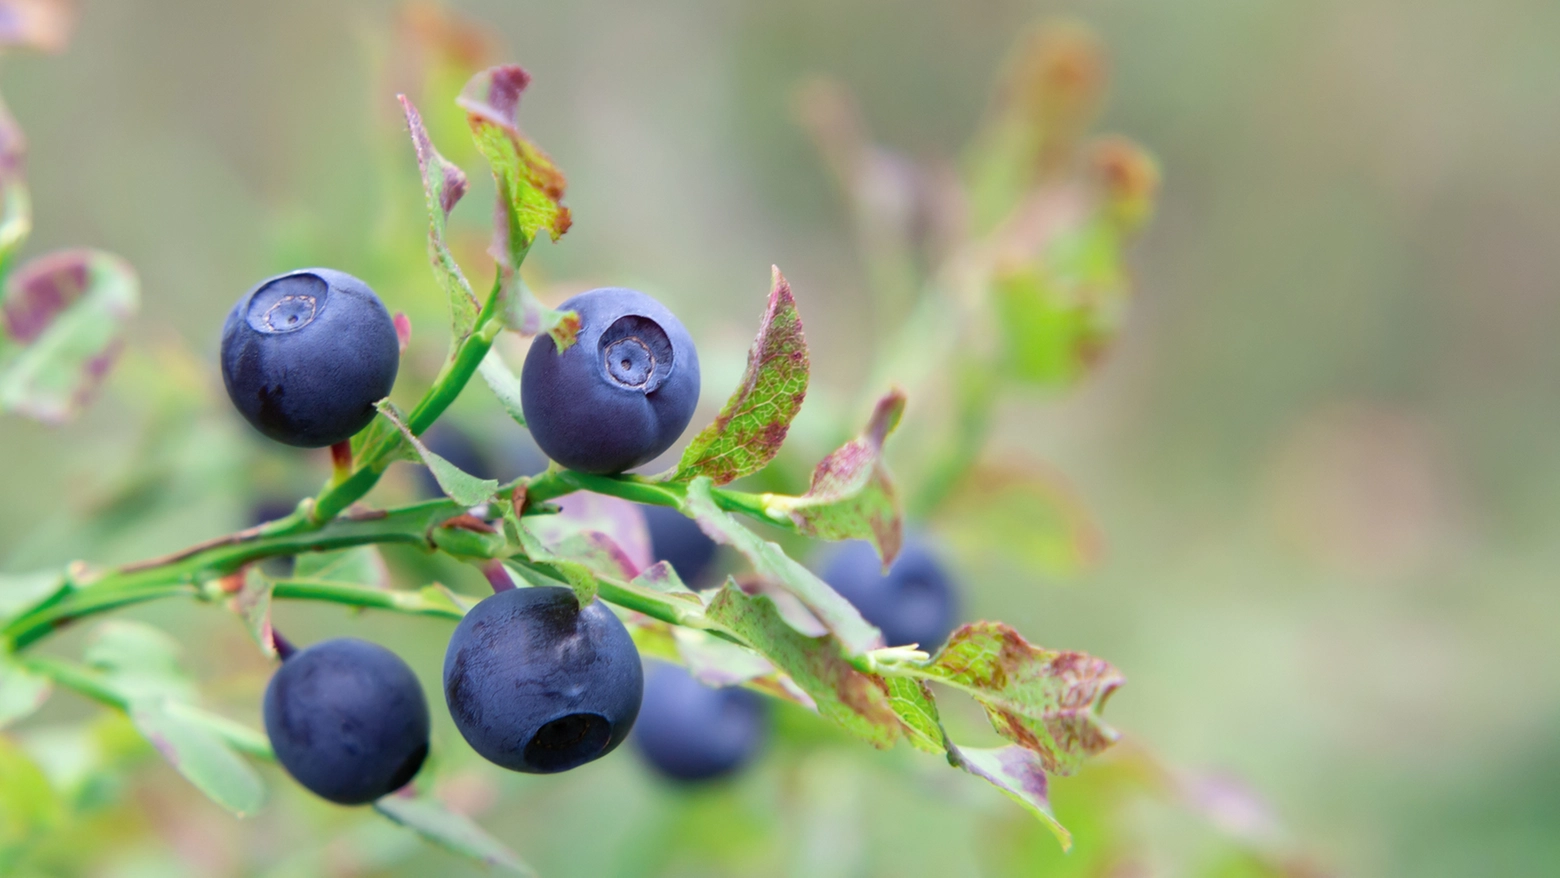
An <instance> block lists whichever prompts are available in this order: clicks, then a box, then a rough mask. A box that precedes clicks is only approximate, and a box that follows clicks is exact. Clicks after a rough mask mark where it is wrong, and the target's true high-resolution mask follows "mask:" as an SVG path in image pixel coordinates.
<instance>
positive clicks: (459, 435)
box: [417, 421, 494, 497]
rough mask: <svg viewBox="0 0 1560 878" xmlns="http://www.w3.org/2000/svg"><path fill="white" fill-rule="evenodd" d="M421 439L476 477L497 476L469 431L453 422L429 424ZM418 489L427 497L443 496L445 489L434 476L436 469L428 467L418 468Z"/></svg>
mask: <svg viewBox="0 0 1560 878" xmlns="http://www.w3.org/2000/svg"><path fill="white" fill-rule="evenodd" d="M419 438H421V439H422V441H423V444H424V445H426V446H428V450H429V451H432V452H433V453H434V454H437V455H438V456H440V457H442V458H444V459H445V460H447V461H449V462H450V463H453V464H454V465H455V466H457V467H459V468H460V469H462V470H465V471H466V472H468V473H471V474H472V475H474V476H476V477H477V478H479V479H491V478H493V477H494V476H493V464H492V463H491V462H490V461H489V460H488V456H487V453H486V452H485V451H483V450H482V447H481V446H480V445H478V444H477V440H476V439H474V438H472V436H471V434H470V433H467V432H466V431H465V430H462V429H461V428H460V427H457V426H455V425H454V424H453V423H451V422H449V421H440V422H438V423H437V424H434V425H433V426H432V427H429V428H428V429H427V431H426V432H424V433H423V434H422V436H421V437H419ZM417 488H418V492H419V493H421V494H422V495H423V496H424V497H443V496H444V489H443V488H440V487H439V480H438V479H435V478H434V477H433V471H432V470H430V469H428V468H427V467H418V469H417Z"/></svg>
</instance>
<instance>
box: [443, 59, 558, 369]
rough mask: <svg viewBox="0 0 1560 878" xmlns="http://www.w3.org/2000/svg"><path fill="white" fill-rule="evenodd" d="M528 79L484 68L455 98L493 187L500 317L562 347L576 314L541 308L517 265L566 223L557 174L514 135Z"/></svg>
mask: <svg viewBox="0 0 1560 878" xmlns="http://www.w3.org/2000/svg"><path fill="white" fill-rule="evenodd" d="M530 83H531V77H530V74H528V73H526V72H525V70H524V69H522V68H520V67H517V66H514V65H504V66H499V67H489V68H488V69H487V70H484V71H482V72H481V73H478V74H477V75H476V76H473V77H472V78H471V81H470V82H468V83H466V87H465V88H463V89H461V93H460V97H459V98H457V99H456V101H455V102H456V104H458V105H459V106H460V107H461V109H463V110H465V111H466V121H467V122H468V123H469V124H470V125H471V134H472V137H473V138H474V139H475V140H476V144H477V150H478V151H480V152H481V153H482V155H483V157H484V158H486V159H487V162H488V165H489V166H490V167H491V168H492V170H493V182H494V183H495V184H496V185H497V187H498V202H497V205H496V206H495V210H494V214H493V244H492V246H491V247H490V248H489V250H488V252H489V253H491V254H492V256H493V259H494V260H495V261H496V262H497V263H498V267H499V271H500V273H501V275H502V276H501V281H500V282H501V284H502V288H501V292H502V294H503V296H504V297H505V308H504V315H505V317H504V322H505V324H506V325H507V326H508V327H509V328H510V329H513V330H515V331H517V332H521V333H524V334H527V335H534V334H536V333H541V332H546V333H548V334H549V335H551V336H552V337H553V341H554V342H556V343H557V345H558V348H559V350H562V349H564V348H567V347H568V346H569V345H571V344H573V343H574V335H575V333H577V332H578V331H579V318H578V317H575V316H572V315H570V314H567V313H560V312H557V311H553V310H551V309H549V308H546V307H543V305H542V304H541V303H540V302H539V301H537V300H536V297H535V296H533V295H532V294H531V292H530V290H529V289H527V288H526V286H525V284H524V283H523V282H522V281H521V280H520V263H522V262H524V261H525V256H526V253H528V252H529V251H530V249H531V245H532V244H533V243H534V242H535V241H536V236H537V235H538V234H540V233H543V232H545V233H547V234H548V235H549V236H550V237H551V238H552V239H553V240H554V241H556V240H558V239H559V238H560V237H562V236H563V233H564V232H566V231H568V230H569V224H570V223H571V222H572V220H571V218H570V216H569V209H568V208H567V207H564V206H563V191H564V188H565V186H566V185H567V183H566V181H565V180H564V176H563V172H562V171H560V170H558V166H557V165H555V164H553V160H552V159H551V158H550V157H548V155H547V153H545V152H543V151H542V149H541V147H539V146H537V145H536V144H534V143H532V142H531V141H530V140H528V139H526V137H525V136H524V135H522V134H521V133H520V96H521V95H522V94H523V93H524V92H525V89H526V86H528V85H530Z"/></svg>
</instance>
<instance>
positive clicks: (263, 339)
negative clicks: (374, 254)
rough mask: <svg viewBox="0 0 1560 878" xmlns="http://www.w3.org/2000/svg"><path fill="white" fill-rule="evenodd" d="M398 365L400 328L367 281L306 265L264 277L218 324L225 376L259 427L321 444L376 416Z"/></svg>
mask: <svg viewBox="0 0 1560 878" xmlns="http://www.w3.org/2000/svg"><path fill="white" fill-rule="evenodd" d="M399 365H400V346H399V344H398V343H397V340H396V334H395V324H394V323H393V322H392V321H391V319H390V313H389V312H388V311H386V310H385V306H384V304H383V303H381V302H380V301H379V297H378V296H376V295H374V291H373V290H371V289H369V287H368V284H365V283H363V282H362V281H360V280H358V279H357V278H355V277H353V276H352V275H350V274H346V273H345V272H340V271H335V270H333V269H329V268H306V269H302V270H299V271H294V272H290V273H288V274H283V275H278V276H277V277H273V278H271V279H269V280H266V281H262V282H261V283H260V284H259V285H258V286H256V287H255V288H254V289H252V290H250V291H249V292H248V293H245V294H244V296H243V297H242V298H240V299H239V300H238V303H237V304H235V305H234V306H233V310H232V311H231V312H229V313H228V317H227V322H226V323H224V324H223V326H222V382H223V384H225V385H226V386H227V392H228V397H229V398H230V399H232V400H233V405H234V406H235V407H236V408H237V409H238V411H239V413H240V414H242V415H243V416H244V418H245V419H246V420H248V421H249V423H250V424H253V425H254V427H255V429H257V430H259V431H260V432H261V433H264V434H265V435H266V436H269V437H270V438H272V439H275V440H276V441H278V442H282V443H285V444H287V445H296V446H300V447H303V448H322V447H324V446H326V445H334V444H336V443H337V442H342V441H345V440H347V439H350V438H351V437H352V436H353V434H355V433H357V431H359V430H361V429H363V428H364V427H366V426H367V425H368V422H369V421H371V420H373V418H374V414H375V409H374V403H376V402H378V401H379V400H381V399H384V398H385V397H386V396H388V395H389V394H390V388H391V387H392V386H394V385H395V374H396V370H397V368H398V367H399Z"/></svg>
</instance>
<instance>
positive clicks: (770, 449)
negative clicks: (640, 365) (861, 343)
mask: <svg viewBox="0 0 1560 878" xmlns="http://www.w3.org/2000/svg"><path fill="white" fill-rule="evenodd" d="M808 374H809V364H808V356H807V339H806V338H805V337H804V336H803V335H802V319H801V316H800V315H799V314H797V311H796V299H795V298H794V297H793V296H792V295H791V285H790V284H789V283H787V282H786V279H785V277H784V276H783V275H781V274H780V269H779V268H778V267H776V268H774V269H773V279H772V284H771V287H770V292H769V305H768V307H767V308H766V309H765V311H764V320H763V323H762V324H760V326H759V328H758V337H757V338H755V339H753V347H752V348H751V349H749V350H748V361H747V371H746V372H744V373H743V375H742V383H741V384H739V385H738V386H737V389H736V390H735V391H734V392H733V393H732V394H731V398H730V399H728V400H726V405H725V407H724V408H722V409H721V410H720V414H719V415H718V416H716V418H715V421H714V423H711V424H710V425H709V426H708V427H705V428H704V429H703V430H702V431H700V433H699V435H698V436H695V437H694V439H693V441H692V442H691V443H689V445H688V448H687V450H685V451H684V452H683V455H682V459H681V460H680V461H679V462H678V464H677V470H676V472H675V473H673V475H672V478H673V479H676V480H679V481H687V480H689V479H692V478H694V477H696V476H709V477H710V478H711V479H712V480H713V481H714V482H715V484H717V485H724V484H726V483H727V482H730V481H733V480H735V479H739V478H741V477H743V476H745V475H749V474H751V473H756V472H758V471H759V470H761V469H763V468H764V467H765V466H766V465H767V464H768V463H769V461H770V460H772V459H773V458H774V456H775V454H776V453H778V452H779V451H780V445H781V443H783V442H784V441H785V435H786V432H787V431H788V430H789V429H790V427H791V419H792V418H794V417H796V413H797V411H798V410H800V409H801V407H802V400H803V398H805V397H806V396H807V380H808Z"/></svg>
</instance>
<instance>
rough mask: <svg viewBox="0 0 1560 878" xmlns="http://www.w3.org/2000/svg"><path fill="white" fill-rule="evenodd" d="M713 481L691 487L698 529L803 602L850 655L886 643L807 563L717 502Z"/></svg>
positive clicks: (690, 501) (690, 507)
mask: <svg viewBox="0 0 1560 878" xmlns="http://www.w3.org/2000/svg"><path fill="white" fill-rule="evenodd" d="M710 490H711V483H710V480H709V478H708V477H706V476H701V477H699V478H696V479H694V480H693V482H692V483H691V484H690V485H689V486H688V499H687V509H688V511H689V512H690V513H691V514H692V515H693V517H694V520H696V521H697V522H698V523H699V527H700V528H701V529H703V531H704V532H705V533H706V534H707V535H708V536H709V537H710V539H713V540H715V541H716V542H718V543H724V544H725V545H728V546H731V547H733V548H735V549H736V550H737V551H738V552H741V553H742V554H743V555H744V556H745V557H746V558H747V560H748V563H750V564H752V565H753V570H754V572H756V573H757V574H758V575H759V576H760V577H762V578H764V579H765V580H766V581H767V582H769V583H771V584H773V585H775V586H776V587H778V588H780V589H783V590H785V591H787V592H789V593H790V594H792V595H793V596H795V597H796V599H797V600H798V601H800V602H801V603H802V605H803V606H804V607H806V608H807V611H808V612H810V613H811V614H812V615H813V616H815V617H817V620H818V621H819V622H820V623H822V624H823V627H824V628H825V629H827V630H828V631H829V632H830V633H832V634H833V635H834V636H835V637H837V638H839V642H840V643H841V644H842V645H843V646H844V648H845V649H846V650H848V651H849V654H851V655H860V654H862V653H864V652H866V651H867V650H869V649H875V648H877V647H879V646H882V644H883V635H882V633H881V632H879V631H878V630H877V629H876V628H874V627H873V626H872V625H871V624H869V623H868V622H867V621H866V620H865V619H863V618H861V613H860V612H858V611H857V610H856V608H855V607H853V606H851V604H850V602H849V601H847V600H845V599H844V598H842V597H840V596H839V594H838V593H837V592H835V591H834V589H832V588H830V587H829V586H828V584H827V583H825V582H824V581H823V580H821V579H819V578H818V577H817V576H816V575H814V574H813V572H812V571H811V570H808V569H807V568H806V567H803V566H802V565H801V564H799V563H797V562H796V561H795V560H793V559H792V558H791V557H790V556H789V555H787V554H786V553H785V551H784V550H783V549H781V548H780V547H779V546H777V545H775V544H774V543H772V542H770V541H768V540H766V539H764V538H763V537H760V536H759V535H758V534H755V533H753V532H752V531H751V530H748V529H747V527H745V526H744V525H743V524H741V523H740V522H738V521H737V520H736V519H734V518H732V517H731V515H729V514H728V513H726V512H724V511H723V510H721V509H720V508H719V507H717V506H716V505H715V501H714V499H713V498H712V497H711V495H710Z"/></svg>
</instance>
